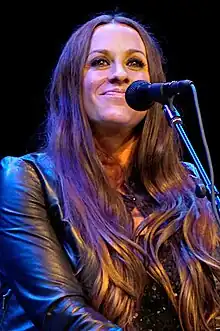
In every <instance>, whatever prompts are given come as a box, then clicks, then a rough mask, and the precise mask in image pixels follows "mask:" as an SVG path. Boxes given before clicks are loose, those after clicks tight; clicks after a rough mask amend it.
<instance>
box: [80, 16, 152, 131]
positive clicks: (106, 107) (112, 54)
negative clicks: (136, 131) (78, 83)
mask: <svg viewBox="0 0 220 331" xmlns="http://www.w3.org/2000/svg"><path fill="white" fill-rule="evenodd" d="M139 79H141V80H147V81H150V76H149V69H148V62H147V57H146V50H145V46H144V43H143V41H142V39H141V37H140V35H139V34H138V32H137V31H136V30H134V29H132V28H131V27H129V26H127V25H124V24H118V23H116V24H113V23H110V24H105V25H101V26H99V27H97V28H96V30H95V31H94V34H93V37H92V40H91V46H90V50H89V54H88V58H87V62H86V65H85V68H84V80H83V103H84V107H85V111H86V113H87V115H88V117H89V120H90V121H91V122H92V123H93V125H95V126H96V127H97V126H98V127H103V128H106V129H107V128H112V129H113V128H114V129H115V128H118V129H120V128H121V129H123V128H125V127H126V128H127V129H132V128H134V127H135V126H136V125H137V124H138V123H139V122H140V121H141V120H142V119H143V118H144V117H145V114H146V111H141V112H139V111H135V110H133V109H132V108H130V107H129V106H128V104H127V102H126V100H125V91H126V89H127V87H128V86H129V85H130V84H131V83H132V82H133V81H136V80H139Z"/></svg>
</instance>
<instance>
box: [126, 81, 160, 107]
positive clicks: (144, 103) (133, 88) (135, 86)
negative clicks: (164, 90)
mask: <svg viewBox="0 0 220 331" xmlns="http://www.w3.org/2000/svg"><path fill="white" fill-rule="evenodd" d="M150 85H151V84H150V83H148V82H146V81H145V80H136V81H135V82H133V83H131V84H130V85H129V86H128V88H127V90H126V91H125V100H126V102H127V104H128V106H129V107H131V108H132V109H134V110H138V111H144V110H147V109H148V108H150V107H151V106H152V105H153V103H154V101H152V98H150V97H149V98H148V97H146V90H147V89H148V87H150Z"/></svg>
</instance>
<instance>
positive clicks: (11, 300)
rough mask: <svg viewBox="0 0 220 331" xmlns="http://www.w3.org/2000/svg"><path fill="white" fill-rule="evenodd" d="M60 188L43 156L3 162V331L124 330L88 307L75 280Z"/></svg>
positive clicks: (0, 291)
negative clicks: (64, 239)
mask: <svg viewBox="0 0 220 331" xmlns="http://www.w3.org/2000/svg"><path fill="white" fill-rule="evenodd" d="M56 184H57V181H56V178H55V175H54V172H53V168H52V165H51V162H50V160H49V158H48V157H47V156H46V155H45V154H43V153H32V154H29V155H25V156H23V157H5V158H3V159H2V160H1V163H0V243H1V244H0V247H1V248H0V330H4V331H5V330H7V331H15V330H16V331H19V330H22V331H25V330H33V331H34V330H46V331H49V330H59V331H62V330H85V331H86V330H112V331H113V330H121V328H119V327H118V326H117V325H114V324H113V323H111V322H110V321H108V320H107V319H106V318H105V317H104V316H102V315H101V314H99V313H98V312H96V311H94V310H93V309H92V308H91V307H89V305H88V304H87V303H86V298H85V297H84V294H83V290H82V288H81V285H80V283H79V282H78V281H77V279H76V278H75V277H74V276H73V266H74V265H75V263H76V257H75V256H74V255H73V254H72V256H69V255H68V254H66V252H65V251H64V247H65V243H63V244H64V245H61V244H60V240H61V239H60V233H61V232H62V229H61V228H60V224H61V223H62V222H61V220H62V219H63V214H62V206H61V205H60V202H59V200H58V196H57V194H56ZM64 223H65V222H64ZM70 259H71V261H70Z"/></svg>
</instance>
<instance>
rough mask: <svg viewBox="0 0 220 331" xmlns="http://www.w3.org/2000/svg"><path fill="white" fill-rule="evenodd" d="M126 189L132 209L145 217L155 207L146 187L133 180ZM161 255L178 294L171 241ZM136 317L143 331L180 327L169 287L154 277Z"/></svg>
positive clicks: (165, 330)
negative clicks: (135, 209) (167, 289)
mask: <svg viewBox="0 0 220 331" xmlns="http://www.w3.org/2000/svg"><path fill="white" fill-rule="evenodd" d="M125 190H126V194H123V195H122V196H123V200H124V202H125V205H126V207H127V210H128V211H129V212H131V211H132V210H133V209H134V208H135V207H136V208H137V209H138V210H139V211H140V212H141V214H142V215H143V216H144V217H146V216H147V215H148V214H149V212H150V210H152V209H154V208H155V201H153V200H152V198H151V197H150V196H149V195H148V194H147V193H146V192H145V190H144V188H142V187H140V186H139V187H138V189H136V185H135V184H134V183H132V182H130V183H129V185H126V186H125ZM136 192H137V193H136ZM131 217H132V216H131ZM160 258H161V262H162V264H163V266H164V268H165V270H166V272H167V273H168V276H170V279H171V284H172V286H173V290H174V293H175V294H176V295H178V294H179V290H180V279H179V275H178V273H177V268H176V265H175V262H174V260H173V258H172V254H171V250H170V249H169V242H168V243H167V244H166V246H164V248H163V251H162V254H161V256H160ZM133 319H134V326H135V328H136V330H140V331H145V330H146V331H158V330H160V331H173V330H181V326H180V323H179V318H178V316H177V313H176V311H175V309H174V308H173V305H172V303H171V301H170V299H169V298H168V295H167V293H166V291H165V290H164V288H163V286H161V285H160V284H158V283H157V282H156V281H155V280H153V279H152V280H151V282H150V283H149V284H148V285H147V286H146V287H145V291H144V295H143V298H142V301H141V306H140V309H139V311H137V312H136V313H135V314H134V317H133Z"/></svg>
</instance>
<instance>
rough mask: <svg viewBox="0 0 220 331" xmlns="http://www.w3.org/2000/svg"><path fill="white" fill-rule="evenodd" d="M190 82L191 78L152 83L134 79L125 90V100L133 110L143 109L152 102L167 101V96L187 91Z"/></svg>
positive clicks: (162, 102) (148, 106) (163, 102)
mask: <svg viewBox="0 0 220 331" xmlns="http://www.w3.org/2000/svg"><path fill="white" fill-rule="evenodd" d="M191 84H193V82H192V81H191V80H180V81H172V82H166V83H152V84H151V83H149V82H147V81H145V80H136V81H135V82H133V83H131V84H130V85H129V87H128V88H127V90H126V91H125V100H126V102H127V104H128V105H129V106H130V107H131V108H133V109H134V110H139V111H143V110H147V109H148V108H150V107H151V106H152V105H153V103H154V102H159V103H161V104H165V103H167V101H168V99H169V98H171V97H173V96H175V95H177V94H180V93H182V92H185V91H187V90H188V89H189V87H190V85H191Z"/></svg>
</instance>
